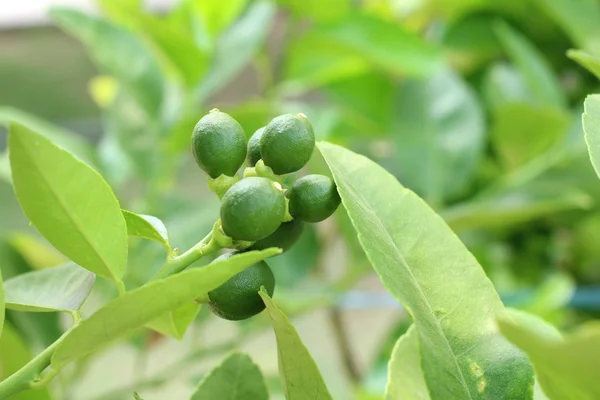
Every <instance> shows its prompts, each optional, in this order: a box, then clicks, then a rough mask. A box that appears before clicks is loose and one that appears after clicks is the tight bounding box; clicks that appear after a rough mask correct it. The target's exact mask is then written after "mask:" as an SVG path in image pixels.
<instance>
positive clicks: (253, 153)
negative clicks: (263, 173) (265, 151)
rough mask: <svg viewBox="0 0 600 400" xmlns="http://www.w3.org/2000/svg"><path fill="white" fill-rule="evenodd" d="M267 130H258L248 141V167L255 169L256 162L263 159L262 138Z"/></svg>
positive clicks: (263, 128)
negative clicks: (261, 153) (261, 150)
mask: <svg viewBox="0 0 600 400" xmlns="http://www.w3.org/2000/svg"><path fill="white" fill-rule="evenodd" d="M264 130H265V127H264V126H263V127H262V128H260V129H258V130H257V131H256V132H254V134H253V135H252V136H251V137H250V140H248V156H247V158H248V166H250V167H254V165H255V164H256V162H257V161H258V160H260V159H261V155H260V138H261V137H262V134H263V132H264Z"/></svg>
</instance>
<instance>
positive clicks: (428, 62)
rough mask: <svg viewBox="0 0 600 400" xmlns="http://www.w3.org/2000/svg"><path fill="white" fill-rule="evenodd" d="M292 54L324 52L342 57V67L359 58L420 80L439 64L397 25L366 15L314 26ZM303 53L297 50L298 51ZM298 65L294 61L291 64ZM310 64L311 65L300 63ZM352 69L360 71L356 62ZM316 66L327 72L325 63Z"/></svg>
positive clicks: (427, 47) (437, 56) (428, 47)
mask: <svg viewBox="0 0 600 400" xmlns="http://www.w3.org/2000/svg"><path fill="white" fill-rule="evenodd" d="M293 46H294V47H293V53H295V52H298V51H300V52H301V53H302V54H303V55H304V56H306V57H311V53H310V49H312V48H315V47H316V49H317V51H318V53H317V55H318V56H319V57H323V53H324V52H325V51H329V52H330V53H331V54H332V55H334V54H335V55H338V54H339V55H342V56H343V57H342V59H344V60H345V61H344V63H346V62H348V61H347V60H356V59H355V58H352V56H354V57H359V58H360V59H362V60H365V61H367V62H369V63H370V64H371V65H372V66H373V67H378V68H383V69H384V70H386V71H388V72H390V73H392V74H396V75H402V76H404V75H409V76H417V77H423V76H427V75H430V74H431V73H433V72H435V71H436V70H437V69H438V68H439V67H440V66H441V62H442V57H441V52H440V50H439V49H438V48H437V47H435V46H434V45H432V44H430V43H427V42H426V41H424V40H422V39H421V38H419V37H418V36H415V35H414V34H413V33H411V32H409V31H407V30H404V29H403V28H402V27H401V26H400V25H398V24H396V23H393V22H390V21H384V20H381V19H378V18H376V17H373V16H369V15H366V14H349V15H348V17H347V18H344V19H343V20H340V21H337V22H335V23H331V24H326V25H322V26H317V27H315V28H314V29H311V30H310V31H309V33H308V34H307V35H305V36H303V37H301V38H300V39H298V40H297V41H296V42H295V43H294V45H293ZM299 48H300V49H304V50H298V49H299ZM293 62H298V61H293ZM302 63H303V64H305V65H306V64H314V63H315V61H311V62H308V61H306V60H303V61H302ZM351 64H355V65H354V66H353V67H352V68H357V67H360V65H358V64H357V63H356V61H351ZM319 65H321V66H322V67H324V68H330V67H329V66H327V64H326V62H323V61H319Z"/></svg>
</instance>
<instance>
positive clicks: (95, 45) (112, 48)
mask: <svg viewBox="0 0 600 400" xmlns="http://www.w3.org/2000/svg"><path fill="white" fill-rule="evenodd" d="M50 16H51V17H52V19H53V20H54V21H55V22H56V23H57V24H58V25H60V26H61V27H62V28H63V29H64V30H66V31H67V32H69V33H70V34H72V35H74V36H75V37H77V38H78V39H79V40H81V41H82V42H83V43H84V44H85V45H86V47H87V49H88V51H89V52H90V54H91V56H92V58H93V59H94V61H95V62H96V63H97V64H98V67H100V68H101V69H102V70H104V71H106V72H108V73H110V74H111V75H113V76H115V77H116V78H117V79H118V80H119V83H120V84H122V85H123V86H124V87H125V89H126V90H127V92H129V93H130V94H131V96H133V97H134V98H135V99H136V101H137V102H138V103H139V104H140V105H141V106H142V108H143V109H144V110H146V111H147V113H148V115H150V116H155V115H158V114H159V112H160V107H161V103H162V98H163V89H164V88H163V86H164V82H163V77H162V75H161V72H160V68H159V66H158V64H157V63H156V60H154V59H153V58H152V57H151V55H150V53H149V52H148V51H147V49H146V48H145V47H144V45H143V43H142V42H141V41H140V40H139V39H138V38H137V37H135V36H134V35H133V34H132V33H130V32H128V31H127V30H125V29H123V28H120V27H118V26H116V25H113V24H111V23H110V22H108V21H106V20H102V19H99V18H95V17H92V16H89V15H86V14H84V13H81V12H79V11H75V10H68V9H61V8H54V9H52V10H51V11H50Z"/></svg>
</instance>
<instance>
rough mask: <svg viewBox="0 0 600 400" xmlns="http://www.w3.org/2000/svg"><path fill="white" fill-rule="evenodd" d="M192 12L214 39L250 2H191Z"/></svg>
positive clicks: (242, 0)
mask: <svg viewBox="0 0 600 400" xmlns="http://www.w3.org/2000/svg"><path fill="white" fill-rule="evenodd" d="M189 2H190V3H192V4H193V5H192V7H191V9H192V11H193V12H194V13H195V15H196V16H197V17H199V18H201V19H202V21H203V25H204V27H205V29H206V31H207V32H208V33H209V35H211V36H212V37H214V36H216V35H217V34H219V33H220V32H221V31H223V30H224V29H225V28H227V27H229V26H230V25H231V23H232V22H233V21H235V20H236V19H237V18H238V17H239V15H240V13H241V12H242V11H243V10H244V8H245V7H246V4H247V3H248V0H228V1H193V0H192V1H189Z"/></svg>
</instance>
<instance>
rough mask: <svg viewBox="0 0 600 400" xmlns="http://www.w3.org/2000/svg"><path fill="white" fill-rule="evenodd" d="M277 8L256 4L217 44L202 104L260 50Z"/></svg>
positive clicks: (201, 93)
mask: <svg viewBox="0 0 600 400" xmlns="http://www.w3.org/2000/svg"><path fill="white" fill-rule="evenodd" d="M275 12H276V8H275V6H274V5H273V4H272V3H271V2H268V1H257V2H255V3H254V4H253V5H252V6H250V8H249V9H248V11H246V13H245V14H244V15H243V16H242V18H240V20H239V21H237V22H236V23H235V24H233V25H232V26H231V27H230V28H229V29H228V30H226V31H225V32H224V33H223V34H222V35H221V36H220V37H219V39H218V40H217V43H216V45H215V55H214V60H213V63H212V65H211V67H210V68H209V70H208V73H207V74H206V76H205V77H204V79H203V81H202V83H201V84H200V87H199V88H198V95H199V97H200V99H202V100H204V99H206V98H208V97H209V96H210V95H212V94H214V93H215V92H218V91H219V90H221V89H222V88H223V87H224V86H225V85H226V84H227V83H228V82H229V81H230V80H231V79H233V78H235V76H236V75H237V74H238V73H239V72H240V71H241V70H242V68H244V66H245V65H246V64H247V63H248V62H249V61H250V60H251V59H252V57H253V56H254V55H255V54H256V53H257V52H258V51H259V50H260V48H261V47H262V45H263V44H264V42H265V40H266V39H267V35H268V34H269V30H270V29H269V28H270V25H271V23H272V22H273V18H274V17H275Z"/></svg>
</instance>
